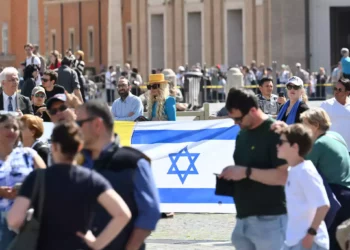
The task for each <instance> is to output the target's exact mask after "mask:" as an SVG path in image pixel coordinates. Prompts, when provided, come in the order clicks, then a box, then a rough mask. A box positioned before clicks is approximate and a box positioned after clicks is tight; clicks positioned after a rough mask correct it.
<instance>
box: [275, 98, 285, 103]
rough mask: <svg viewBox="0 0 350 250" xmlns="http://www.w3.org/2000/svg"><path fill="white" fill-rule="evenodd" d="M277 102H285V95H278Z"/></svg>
mask: <svg viewBox="0 0 350 250" xmlns="http://www.w3.org/2000/svg"><path fill="white" fill-rule="evenodd" d="M277 102H278V103H279V104H285V103H286V102H287V99H286V98H285V97H278V99H277Z"/></svg>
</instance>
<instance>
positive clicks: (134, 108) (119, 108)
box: [112, 93, 143, 121]
mask: <svg viewBox="0 0 350 250" xmlns="http://www.w3.org/2000/svg"><path fill="white" fill-rule="evenodd" d="M130 113H133V115H132V116H129V114H130ZM112 114H113V117H114V119H115V120H117V121H135V120H136V119H137V118H138V117H139V116H142V115H143V105H142V101H141V99H140V98H139V97H138V96H135V95H133V94H131V93H129V95H128V96H127V97H126V98H125V100H122V99H121V98H118V99H117V100H115V101H114V102H113V104H112Z"/></svg>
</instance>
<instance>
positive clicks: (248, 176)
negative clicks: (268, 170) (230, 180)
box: [245, 167, 252, 179]
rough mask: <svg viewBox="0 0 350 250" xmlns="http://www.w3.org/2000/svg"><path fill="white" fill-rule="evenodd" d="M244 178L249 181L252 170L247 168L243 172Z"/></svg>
mask: <svg viewBox="0 0 350 250" xmlns="http://www.w3.org/2000/svg"><path fill="white" fill-rule="evenodd" d="M245 175H246V178H247V179H249V178H250V176H251V175H252V168H249V167H248V168H247V169H246V171H245Z"/></svg>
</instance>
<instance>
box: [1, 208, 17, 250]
mask: <svg viewBox="0 0 350 250" xmlns="http://www.w3.org/2000/svg"><path fill="white" fill-rule="evenodd" d="M6 215H7V212H0V249H1V250H5V249H7V248H8V246H9V244H10V243H11V242H12V240H13V239H14V238H15V236H16V233H15V232H13V231H10V230H9V229H8V226H7V221H6Z"/></svg>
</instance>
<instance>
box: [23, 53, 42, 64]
mask: <svg viewBox="0 0 350 250" xmlns="http://www.w3.org/2000/svg"><path fill="white" fill-rule="evenodd" d="M32 57H33V59H32ZM30 64H35V65H38V66H39V67H40V66H41V61H40V58H39V57H37V56H34V55H33V56H31V57H27V59H26V65H27V66H28V65H30Z"/></svg>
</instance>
